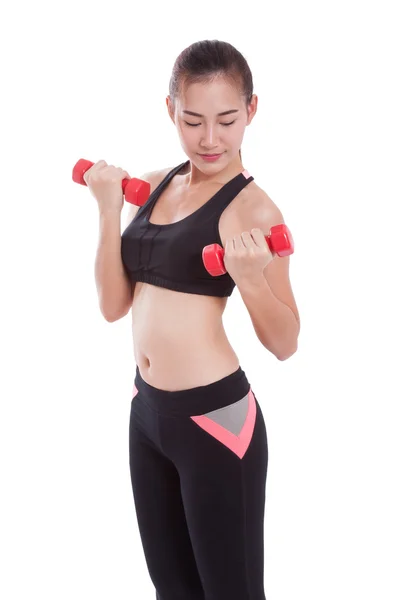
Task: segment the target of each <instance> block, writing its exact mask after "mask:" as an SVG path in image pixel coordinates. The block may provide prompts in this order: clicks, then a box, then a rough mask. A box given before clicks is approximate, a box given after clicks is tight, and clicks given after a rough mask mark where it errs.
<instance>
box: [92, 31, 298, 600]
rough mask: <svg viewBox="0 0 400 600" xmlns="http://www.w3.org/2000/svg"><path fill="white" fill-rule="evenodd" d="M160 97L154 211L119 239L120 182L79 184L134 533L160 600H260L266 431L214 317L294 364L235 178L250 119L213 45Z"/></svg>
mask: <svg viewBox="0 0 400 600" xmlns="http://www.w3.org/2000/svg"><path fill="white" fill-rule="evenodd" d="M169 92H170V93H169V95H168V97H167V107H168V112H169V116H170V117H171V119H172V121H173V122H174V124H175V125H176V127H177V130H178V134H179V137H180V141H181V144H182V147H183V150H184V152H185V154H186V155H187V157H188V158H189V160H187V161H186V162H184V163H182V164H180V165H178V166H176V167H174V168H172V167H169V168H167V169H163V170H161V171H155V172H151V173H149V174H146V175H143V176H142V177H141V178H142V179H145V180H147V181H148V182H149V183H150V185H151V189H150V192H151V195H150V197H149V198H148V200H147V201H146V203H145V204H144V205H143V206H142V207H140V208H138V207H135V206H132V208H131V211H130V214H129V218H128V225H127V227H126V229H125V230H124V232H123V234H122V239H120V238H119V235H120V221H119V217H120V212H121V209H122V205H123V197H122V192H121V180H122V179H124V178H126V177H129V175H128V173H127V172H126V171H123V170H122V169H117V168H116V167H114V166H108V165H107V163H105V161H99V163H96V165H94V166H93V167H92V168H91V169H90V170H89V171H88V172H87V173H86V180H87V183H88V185H89V187H91V189H92V192H93V193H94V195H95V196H96V198H97V200H98V202H99V208H100V223H101V238H100V244H99V248H98V253H97V258H96V283H97V287H98V292H99V299H100V306H101V310H102V312H103V314H104V316H105V318H106V319H107V320H108V321H115V320H117V319H119V318H122V317H123V316H124V315H126V314H127V313H128V311H129V310H130V309H131V308H132V331H133V342H134V355H135V360H136V363H137V367H136V377H135V385H134V397H133V400H132V404H131V416H130V426H129V455H130V472H131V481H132V489H133V496H134V501H135V508H136V514H137V519H138V525H139V530H140V535H141V540H142V544H143V549H144V553H145V558H146V562H147V566H148V570H149V575H150V577H151V580H152V582H153V583H154V586H155V588H156V597H157V599H158V600H200V599H201V600H206V599H210V600H211V599H212V600H228V599H229V600H235V599H237V600H265V592H264V584H263V573H264V548H263V524H264V503H265V484H266V475H267V463H268V446H267V435H266V428H265V423H264V419H263V415H262V411H261V408H260V406H259V404H258V401H257V399H256V397H255V396H254V394H253V391H252V389H251V387H250V384H249V382H248V380H247V378H246V375H245V372H244V371H243V370H242V369H241V367H240V365H239V361H238V357H237V355H236V353H235V351H234V349H233V348H232V347H231V345H230V343H229V341H228V338H227V336H226V334H225V331H224V328H223V323H222V315H223V312H224V308H225V306H226V302H227V299H228V297H229V296H230V295H231V293H232V291H233V289H234V287H235V285H236V286H237V287H238V289H239V291H240V294H241V296H242V298H243V301H244V302H245V305H246V307H247V309H248V310H249V314H250V315H251V319H252V322H253V325H254V328H255V331H256V333H257V336H258V338H259V339H260V341H261V343H262V344H263V345H264V346H265V348H267V349H268V350H270V351H271V352H272V353H274V354H275V356H276V357H277V358H278V359H280V360H285V359H286V358H288V357H289V356H291V355H292V354H293V353H294V352H295V351H296V349H297V337H298V333H299V328H300V325H299V315H298V310H297V307H296V303H295V300H294V297H293V294H292V290H291V286H290V282H289V275H288V272H289V257H285V258H280V257H275V255H274V254H272V253H271V252H270V250H269V248H268V245H267V243H266V240H265V236H266V235H268V234H269V231H270V229H271V227H272V226H273V225H276V224H280V223H283V222H284V221H283V217H282V214H281V212H280V211H279V209H278V208H277V206H276V205H275V204H274V203H273V202H272V200H271V199H270V198H269V197H268V196H267V194H266V193H265V192H264V191H263V190H262V189H261V188H259V186H258V185H257V184H256V182H255V181H254V179H253V177H251V175H250V174H249V173H248V172H247V171H246V170H245V169H244V167H243V164H242V160H241V152H240V147H241V144H242V139H243V136H244V131H245V127H246V126H247V125H249V124H250V123H251V121H252V119H253V117H254V115H255V113H256V110H257V96H256V95H254V94H253V84H252V76H251V72H250V69H249V67H248V64H247V62H246V60H245V59H244V57H243V56H242V54H240V52H238V51H237V50H236V49H235V48H234V47H233V46H231V45H230V44H228V43H225V42H221V41H218V40H214V41H202V42H198V43H195V44H193V45H191V46H190V47H188V48H186V49H185V50H184V51H183V52H182V53H181V55H180V56H179V57H178V59H177V60H176V62H175V65H174V69H173V73H172V77H171V81H170V89H169ZM206 154H208V155H212V154H218V155H219V156H218V157H217V158H215V159H212V158H207V157H205V156H204V155H206ZM120 242H122V243H121V252H119V243H120ZM213 243H217V244H219V245H221V246H222V247H223V248H224V250H225V256H224V266H225V269H226V271H227V272H226V273H225V274H223V275H218V276H215V277H214V276H212V275H210V274H209V273H208V271H207V270H206V269H205V267H204V264H203V260H202V250H203V248H204V246H206V245H208V244H213Z"/></svg>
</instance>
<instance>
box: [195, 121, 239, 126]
mask: <svg viewBox="0 0 400 600" xmlns="http://www.w3.org/2000/svg"><path fill="white" fill-rule="evenodd" d="M234 122H235V121H231V122H230V123H220V125H223V126H224V127H229V125H233V124H234ZM185 123H186V125H189V127H198V126H199V125H201V123H188V122H187V121H185Z"/></svg>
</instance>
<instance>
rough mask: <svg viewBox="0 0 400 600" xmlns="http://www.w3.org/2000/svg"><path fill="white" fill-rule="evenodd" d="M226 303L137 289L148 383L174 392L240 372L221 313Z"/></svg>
mask: <svg viewBox="0 0 400 600" xmlns="http://www.w3.org/2000/svg"><path fill="white" fill-rule="evenodd" d="M225 306H226V298H215V297H212V296H201V295H198V294H186V293H182V292H175V291H172V290H168V289H165V288H161V287H156V286H153V285H150V284H147V283H142V282H138V283H136V286H135V291H134V299H133V304H132V333H133V344H134V356H135V360H136V364H137V365H138V367H139V371H140V374H141V375H142V377H143V379H144V380H145V381H147V383H149V384H150V385H153V386H154V387H157V388H159V389H163V390H167V391H170V392H173V391H176V390H182V389H189V388H192V387H197V386H200V385H207V384H209V383H212V382H213V381H217V380H219V379H221V378H222V377H225V376H226V375H229V374H230V373H233V372H234V371H236V370H237V369H238V367H239V361H238V357H237V356H236V354H235V352H234V350H233V348H232V347H231V345H230V344H229V341H228V339H227V337H226V334H225V331H224V328H223V324H222V313H223V310H224V308H225Z"/></svg>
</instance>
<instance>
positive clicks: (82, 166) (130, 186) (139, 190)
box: [72, 158, 150, 206]
mask: <svg viewBox="0 0 400 600" xmlns="http://www.w3.org/2000/svg"><path fill="white" fill-rule="evenodd" d="M94 164H95V163H94V162H91V161H90V160H86V159H85V158H80V159H79V160H78V162H77V163H76V164H75V165H74V168H73V169H72V180H73V181H74V182H75V183H80V184H81V185H87V184H86V181H85V180H84V178H83V176H84V174H85V173H86V171H87V170H88V169H90V168H91V167H93V165H94ZM121 186H122V191H123V194H124V196H125V200H126V201H127V202H130V203H131V204H135V205H136V206H143V204H145V202H146V201H147V199H148V197H149V195H150V183H149V182H148V181H144V180H143V179H137V178H136V177H132V179H127V178H125V179H123V180H122V181H121Z"/></svg>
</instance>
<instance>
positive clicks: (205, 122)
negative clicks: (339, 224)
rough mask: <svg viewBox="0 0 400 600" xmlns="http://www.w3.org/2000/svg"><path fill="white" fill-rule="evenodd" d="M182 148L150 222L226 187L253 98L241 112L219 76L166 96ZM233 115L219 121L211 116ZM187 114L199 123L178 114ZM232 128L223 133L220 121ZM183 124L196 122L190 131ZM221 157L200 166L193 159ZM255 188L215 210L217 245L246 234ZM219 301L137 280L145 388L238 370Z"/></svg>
mask: <svg viewBox="0 0 400 600" xmlns="http://www.w3.org/2000/svg"><path fill="white" fill-rule="evenodd" d="M166 104H167V109H168V114H169V116H170V118H171V119H172V121H173V123H174V124H175V126H176V129H177V132H178V135H179V139H180V142H181V145H182V148H183V150H184V152H185V154H186V155H187V157H188V158H189V159H190V164H189V167H188V169H187V171H186V172H183V171H181V173H179V174H177V175H176V176H175V177H174V178H173V179H172V181H171V182H170V184H169V185H168V187H167V188H166V189H165V190H164V191H163V193H162V194H161V195H160V197H159V198H158V200H157V202H156V205H155V207H154V208H153V211H152V214H151V218H150V221H151V222H152V223H157V224H168V223H173V222H176V221H179V220H181V219H183V218H184V217H186V216H187V215H189V214H191V213H192V212H194V211H195V210H197V208H199V206H201V205H203V204H204V203H205V202H206V201H207V200H208V199H209V198H211V196H213V195H214V194H215V193H216V192H217V191H218V190H219V189H220V188H221V187H222V186H223V185H224V184H225V183H226V182H227V181H229V180H231V179H232V178H233V177H235V176H236V175H237V174H239V173H241V172H242V171H243V169H244V166H243V164H242V161H241V159H240V156H239V149H240V147H241V144H242V140H243V136H244V133H245V129H246V127H247V126H248V125H249V124H250V123H251V121H252V119H253V117H254V115H255V113H256V111H257V96H256V95H253V97H252V100H251V102H250V104H249V105H248V106H246V104H245V102H244V100H243V97H242V96H241V95H240V93H239V91H238V90H236V89H235V88H234V87H233V86H232V83H230V82H228V81H225V80H224V79H222V78H218V79H215V80H214V81H212V82H208V83H207V84H205V85H204V84H199V83H196V84H192V85H190V86H188V87H187V88H186V89H184V90H181V94H180V97H179V98H177V101H176V103H175V105H174V104H173V103H172V101H171V98H170V96H168V97H167V98H166ZM230 109H238V112H237V113H234V114H230V115H226V116H222V117H219V116H217V115H218V113H219V112H222V111H226V110H230ZM183 110H190V111H194V112H197V113H200V114H202V115H204V117H196V116H190V115H187V114H184V113H183ZM232 121H235V123H234V124H233V125H231V126H229V127H225V126H223V125H222V123H230V122H232ZM186 123H192V124H196V123H200V125H199V126H198V127H190V126H189V125H187V124H186ZM219 152H223V156H221V157H220V159H219V160H218V161H216V162H212V163H208V162H206V161H204V160H203V159H202V158H201V157H200V156H199V154H201V153H210V154H211V153H219ZM257 190H259V188H258V186H257V185H256V184H255V182H254V181H252V182H250V183H249V184H248V185H247V186H246V187H245V188H244V189H243V190H242V191H241V192H240V193H239V194H238V195H237V196H236V197H235V198H234V199H233V200H232V202H231V203H230V204H229V205H228V207H227V208H226V209H225V210H224V211H223V213H222V215H221V218H220V221H219V232H220V235H221V240H222V242H223V244H224V245H225V243H226V240H227V239H228V238H230V237H232V236H234V235H238V233H239V234H240V232H241V231H244V230H249V228H251V227H252V226H253V225H252V224H251V223H249V217H248V214H249V211H248V203H249V200H250V197H253V198H254V193H255V192H256V191H257ZM226 304H227V298H218V297H212V296H202V295H200V294H186V293H182V292H176V291H173V290H168V289H164V288H161V287H156V286H152V285H149V284H146V283H142V282H137V283H136V285H135V289H134V297H133V303H132V332H133V344H134V355H135V361H136V364H137V365H138V367H139V370H140V373H141V375H142V377H143V379H145V381H147V382H148V383H149V384H150V385H153V386H155V387H158V388H160V389H163V390H167V391H177V390H183V389H188V388H192V387H197V386H200V385H207V384H209V383H212V382H214V381H217V380H219V379H221V378H223V377H226V376H227V375H229V374H230V373H232V372H234V371H236V370H237V368H238V367H239V359H238V357H237V355H236V353H235V351H234V349H233V348H232V346H231V345H230V343H229V340H228V338H227V336H226V333H225V330H224V327H223V322H222V315H223V312H224V309H225V307H226Z"/></svg>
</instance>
